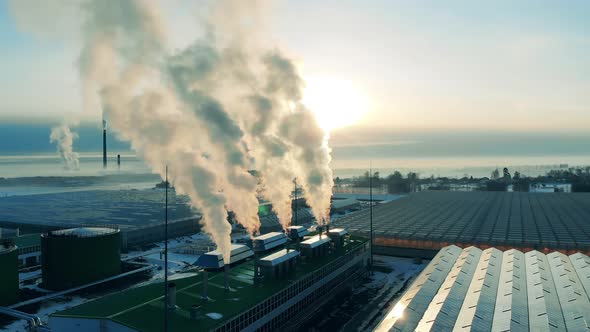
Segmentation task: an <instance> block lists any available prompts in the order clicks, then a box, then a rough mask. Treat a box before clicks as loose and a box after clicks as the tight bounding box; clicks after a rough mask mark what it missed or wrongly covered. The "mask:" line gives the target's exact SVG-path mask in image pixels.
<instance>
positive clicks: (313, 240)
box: [301, 235, 331, 248]
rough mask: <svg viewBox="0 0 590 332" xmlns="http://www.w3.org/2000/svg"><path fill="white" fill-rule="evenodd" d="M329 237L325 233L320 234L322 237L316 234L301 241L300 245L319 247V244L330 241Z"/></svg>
mask: <svg viewBox="0 0 590 332" xmlns="http://www.w3.org/2000/svg"><path fill="white" fill-rule="evenodd" d="M330 241H331V240H330V238H329V237H328V236H326V235H324V236H322V238H321V239H320V236H319V235H316V236H312V237H310V238H309V239H307V240H305V241H303V242H301V246H302V247H304V248H315V247H319V246H320V245H322V244H324V243H327V242H330Z"/></svg>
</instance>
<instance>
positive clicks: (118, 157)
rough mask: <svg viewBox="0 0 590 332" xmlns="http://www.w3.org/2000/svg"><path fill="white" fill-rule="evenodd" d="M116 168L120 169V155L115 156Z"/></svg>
mask: <svg viewBox="0 0 590 332" xmlns="http://www.w3.org/2000/svg"><path fill="white" fill-rule="evenodd" d="M117 168H118V169H121V155H120V154H118V155H117Z"/></svg>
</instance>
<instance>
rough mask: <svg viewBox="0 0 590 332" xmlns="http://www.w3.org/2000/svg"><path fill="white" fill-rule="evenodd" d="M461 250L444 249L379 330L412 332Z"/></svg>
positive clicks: (414, 283)
mask: <svg viewBox="0 0 590 332" xmlns="http://www.w3.org/2000/svg"><path fill="white" fill-rule="evenodd" d="M461 252H462V250H461V248H459V247H457V246H448V247H445V248H443V249H441V250H440V251H439V252H438V254H437V255H436V256H435V257H434V258H433V259H432V261H431V262H430V264H428V266H427V267H426V268H425V269H424V271H422V273H421V274H420V275H419V276H418V278H417V279H416V280H415V281H414V282H413V283H412V285H411V286H410V288H408V290H407V291H406V293H405V294H404V295H403V296H402V298H401V299H400V300H399V301H398V303H397V304H396V305H395V307H394V308H393V310H391V311H390V312H389V313H388V314H387V316H386V317H385V319H384V320H383V321H382V322H381V324H380V325H379V326H378V328H377V330H376V331H380V332H382V331H413V330H414V329H415V328H416V326H417V325H418V322H419V321H420V319H421V318H422V315H423V314H424V312H425V310H426V308H427V307H428V305H429V304H430V302H431V301H432V298H433V297H434V295H435V294H436V291H437V290H438V289H439V288H440V285H441V284H442V283H443V281H444V277H445V276H446V274H447V273H449V271H450V270H451V267H452V266H453V264H454V263H455V261H456V260H457V258H458V257H459V255H460V254H461Z"/></svg>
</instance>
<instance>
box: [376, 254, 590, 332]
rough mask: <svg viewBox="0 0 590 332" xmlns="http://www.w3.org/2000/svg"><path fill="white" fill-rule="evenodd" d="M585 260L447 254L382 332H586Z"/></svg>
mask: <svg viewBox="0 0 590 332" xmlns="http://www.w3.org/2000/svg"><path fill="white" fill-rule="evenodd" d="M589 294H590V258H589V257H588V256H586V255H584V254H582V253H576V254H573V255H570V256H567V255H565V254H562V253H560V252H553V253H550V254H547V255H545V254H544V253H541V252H538V251H530V252H527V253H522V252H520V251H518V250H514V249H511V250H508V251H505V252H501V251H499V250H497V249H495V248H490V249H486V250H484V251H483V252H482V251H480V249H477V248H473V247H470V248H466V249H463V250H461V249H460V248H458V247H455V246H451V247H445V248H443V249H441V251H440V252H439V253H438V254H437V255H436V257H435V258H434V259H433V260H432V261H431V262H430V264H429V265H428V266H427V267H426V268H425V269H424V270H423V271H422V273H421V274H420V275H419V276H418V277H417V278H416V279H415V281H414V282H413V283H412V285H411V286H410V287H409V288H408V290H407V291H406V292H405V294H404V295H402V297H401V298H400V300H399V301H398V302H397V303H396V304H395V306H394V307H393V309H392V310H391V311H390V312H389V313H388V314H387V315H386V317H385V318H384V319H383V320H382V321H381V323H380V324H379V325H378V327H377V329H376V331H390V330H393V331H456V332H463V331H465V332H466V331H527V332H528V331H586V330H587V329H588V327H587V324H588V322H590V297H589V296H588V295H589Z"/></svg>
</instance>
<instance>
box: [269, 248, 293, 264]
mask: <svg viewBox="0 0 590 332" xmlns="http://www.w3.org/2000/svg"><path fill="white" fill-rule="evenodd" d="M297 256H299V251H297V250H289V251H287V249H283V250H279V251H277V252H275V253H274V254H272V255H268V256H266V257H263V258H261V259H260V265H263V266H275V265H278V264H280V263H283V262H286V261H288V260H290V259H293V258H295V257H297Z"/></svg>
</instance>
